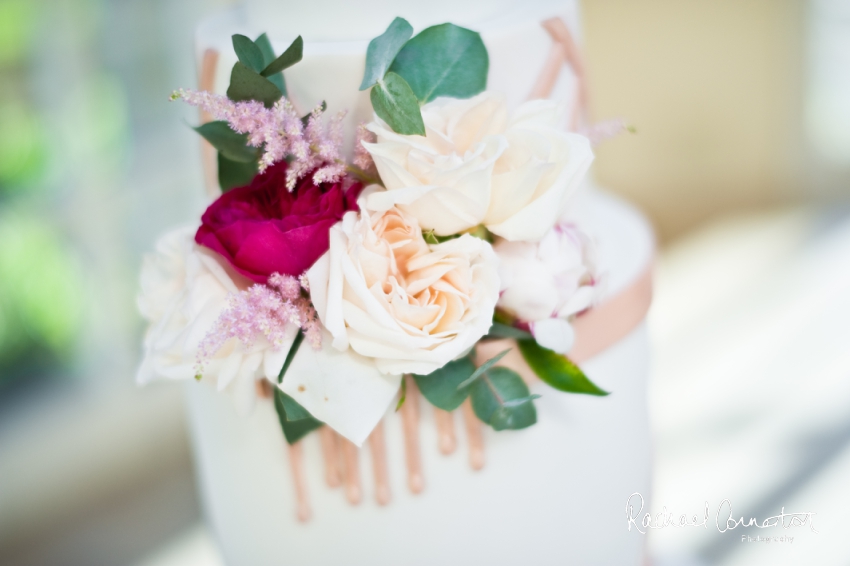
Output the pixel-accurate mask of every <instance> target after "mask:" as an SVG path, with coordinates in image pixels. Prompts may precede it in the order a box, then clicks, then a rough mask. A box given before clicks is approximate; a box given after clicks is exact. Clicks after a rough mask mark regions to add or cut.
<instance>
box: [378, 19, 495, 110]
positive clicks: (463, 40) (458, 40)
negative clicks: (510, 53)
mask: <svg viewBox="0 0 850 566" xmlns="http://www.w3.org/2000/svg"><path fill="white" fill-rule="evenodd" d="M489 66H490V60H489V58H488V56H487V48H486V47H485V46H484V42H483V41H482V40H481V36H480V35H479V34H478V33H476V32H474V31H472V30H468V29H466V28H462V27H458V26H456V25H453V24H442V25H438V26H432V27H429V28H426V29H424V30H422V31H421V32H420V33H419V34H417V35H416V36H415V37H414V38H413V39H411V40H410V41H408V42H407V43H406V44H405V45H404V47H403V48H402V49H401V51H399V53H398V55H396V57H395V60H394V61H393V64H392V65H391V66H390V72H392V73H397V74H399V75H401V76H402V77H403V78H404V79H405V80H406V81H407V82H408V84H409V85H410V88H411V89H412V90H413V92H414V93H415V95H416V97H417V98H418V99H419V100H420V101H421V102H423V103H424V102H429V101H431V100H434V99H435V98H437V97H438V96H451V97H454V98H469V97H471V96H475V95H476V94H478V93H479V92H482V91H483V90H484V89H485V88H486V86H487V71H488V69H489Z"/></svg>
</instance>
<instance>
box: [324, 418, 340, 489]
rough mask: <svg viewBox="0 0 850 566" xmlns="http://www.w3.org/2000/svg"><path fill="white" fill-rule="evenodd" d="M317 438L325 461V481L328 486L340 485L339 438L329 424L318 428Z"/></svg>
mask: <svg viewBox="0 0 850 566" xmlns="http://www.w3.org/2000/svg"><path fill="white" fill-rule="evenodd" d="M319 440H320V441H321V443H322V459H323V460H324V461H325V482H326V483H327V484H328V487H339V486H340V485H342V469H340V466H341V463H340V457H339V448H338V447H337V446H338V444H339V439H338V438H337V434H336V433H335V432H334V431H333V429H332V428H331V427H329V426H323V427H321V428H320V429H319Z"/></svg>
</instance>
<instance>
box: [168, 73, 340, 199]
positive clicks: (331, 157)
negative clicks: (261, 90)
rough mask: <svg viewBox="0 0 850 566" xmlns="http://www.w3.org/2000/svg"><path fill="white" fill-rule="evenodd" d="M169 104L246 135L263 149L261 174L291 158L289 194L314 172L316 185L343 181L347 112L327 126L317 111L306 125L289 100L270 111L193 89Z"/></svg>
mask: <svg viewBox="0 0 850 566" xmlns="http://www.w3.org/2000/svg"><path fill="white" fill-rule="evenodd" d="M171 98H172V100H176V99H178V98H180V99H183V100H184V101H185V102H186V103H188V104H190V105H192V106H197V107H198V108H200V109H201V110H204V111H205V112H208V113H209V114H210V115H211V116H213V117H214V118H215V119H216V120H224V121H225V122H227V123H228V124H229V125H230V127H231V128H232V129H233V130H234V131H235V132H238V133H240V134H247V135H248V144H249V145H251V146H252V147H262V148H263V155H262V157H260V163H259V171H260V173H262V172H263V171H265V170H266V168H267V167H269V166H270V165H273V164H274V163H277V162H278V161H280V160H282V159H284V158H285V157H287V156H291V157H292V162H291V163H290V167H289V170H288V171H287V175H286V187H287V188H288V189H289V190H290V191H291V190H292V189H293V188H294V187H295V184H296V183H297V182H298V180H299V179H301V178H302V177H303V176H305V175H306V174H307V173H309V172H310V171H314V173H313V182H314V183H316V184H319V183H335V182H336V181H339V180H340V179H342V177H343V176H344V175H345V172H346V165H345V161H344V160H343V159H342V149H341V148H342V138H343V134H342V119H343V118H344V117H345V113H344V112H341V113H339V114H338V115H336V116H335V117H333V118H331V119H330V121H329V123H328V124H327V125H325V124H324V123H323V120H322V117H323V114H324V110H323V108H322V106H318V107H316V108H315V109H314V110H313V111H312V112H311V113H310V115H309V117H308V118H307V119H306V121H302V119H301V117H300V116H298V113H297V112H296V110H295V107H294V106H293V105H292V103H291V102H290V101H289V100H287V99H286V98H285V97H283V98H280V99H279V100H278V101H277V102H275V103H274V105H273V106H272V107H271V108H266V107H265V106H263V103H262V102H258V101H256V100H244V101H240V102H234V101H233V100H230V99H229V98H227V97H226V96H223V95H220V94H213V93H211V92H207V91H197V90H191V89H180V90H177V91H174V93H173V94H172V95H171ZM305 122H306V123H305Z"/></svg>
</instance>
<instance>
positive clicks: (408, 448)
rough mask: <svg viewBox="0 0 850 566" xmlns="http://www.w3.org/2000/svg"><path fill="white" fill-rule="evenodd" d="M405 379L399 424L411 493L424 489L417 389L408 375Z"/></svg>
mask: <svg viewBox="0 0 850 566" xmlns="http://www.w3.org/2000/svg"><path fill="white" fill-rule="evenodd" d="M403 379H405V380H406V381H407V399H406V400H405V402H404V404H403V405H402V406H401V424H402V427H403V428H404V454H405V459H406V460H407V485H408V487H409V488H410V491H411V492H413V493H421V492H422V490H423V489H425V478H424V477H423V476H422V455H421V454H420V452H419V390H418V389H417V388H416V382H415V381H414V380H413V378H412V377H410V376H409V375H406V376H404V378H403Z"/></svg>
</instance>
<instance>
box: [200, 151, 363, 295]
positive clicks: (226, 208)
mask: <svg viewBox="0 0 850 566" xmlns="http://www.w3.org/2000/svg"><path fill="white" fill-rule="evenodd" d="M287 168H288V165H287V163H286V162H285V161H281V162H279V163H276V164H274V165H272V166H271V167H269V168H268V169H267V170H266V172H265V173H262V174H260V175H257V176H256V177H254V180H253V181H251V184H249V185H246V186H244V187H239V188H236V189H233V190H231V191H228V192H226V193H224V194H223V195H221V197H219V198H218V199H217V200H216V201H215V202H213V203H212V204H211V205H210V206H209V208H207V210H206V212H204V215H203V216H202V217H201V222H202V224H201V227H200V228H198V232H197V233H196V234H195V241H196V242H197V243H198V244H200V245H202V246H205V247H207V248H209V249H211V250H213V251H216V252H218V253H219V254H221V255H222V256H223V257H224V259H226V260H227V261H228V262H229V263H230V264H231V265H232V266H233V268H234V269H235V270H236V271H238V272H239V273H241V274H242V275H244V276H245V277H248V278H249V279H251V280H252V281H255V282H257V283H266V282H267V280H268V278H269V276H270V275H271V274H272V273H280V274H283V275H292V276H294V277H298V276H300V275H301V274H302V273H304V272H305V271H306V270H307V269H309V268H310V267H311V266H312V265H313V263H315V261H316V260H317V259H318V258H319V257H320V256H321V255H322V254H323V253H325V252H326V251H327V250H328V246H329V242H328V231H329V230H330V228H331V226H333V225H334V224H336V223H337V222H338V221H339V220H340V219H341V218H342V215H343V214H345V212H346V211H348V210H356V209H357V204H356V201H357V196H358V195H359V194H360V191H361V189H362V185H361V184H360V183H354V184H352V185H351V186H350V187H348V188H347V190H346V187H345V179H343V180H342V181H338V182H336V183H333V184H330V183H321V184H316V183H314V182H313V180H312V178H311V177H310V176H306V177H304V178H303V179H301V181H300V182H299V183H298V184H297V185H296V186H295V188H294V190H293V191H292V192H289V191H287V188H286V177H287Z"/></svg>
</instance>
